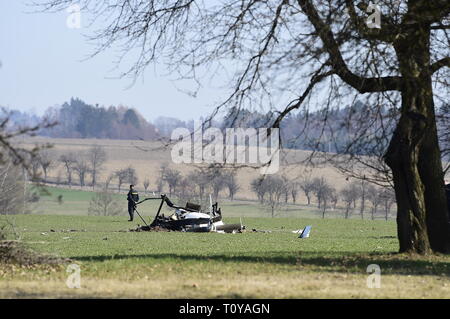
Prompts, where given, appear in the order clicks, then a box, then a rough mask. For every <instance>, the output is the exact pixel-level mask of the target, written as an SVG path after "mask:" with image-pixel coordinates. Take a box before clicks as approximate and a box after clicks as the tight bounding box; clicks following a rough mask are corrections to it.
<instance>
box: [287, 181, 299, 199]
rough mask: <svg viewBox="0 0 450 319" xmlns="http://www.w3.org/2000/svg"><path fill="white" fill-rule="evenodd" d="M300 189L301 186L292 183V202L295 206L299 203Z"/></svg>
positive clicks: (294, 182) (290, 188)
mask: <svg viewBox="0 0 450 319" xmlns="http://www.w3.org/2000/svg"><path fill="white" fill-rule="evenodd" d="M299 189H300V184H299V183H298V182H296V181H291V182H290V187H289V190H290V191H291V197H292V202H293V203H294V204H295V203H296V202H297V197H298V191H299Z"/></svg>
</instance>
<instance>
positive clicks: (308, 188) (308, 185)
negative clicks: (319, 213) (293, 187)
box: [300, 178, 314, 205]
mask: <svg viewBox="0 0 450 319" xmlns="http://www.w3.org/2000/svg"><path fill="white" fill-rule="evenodd" d="M300 188H301V189H302V191H303V193H304V194H305V196H306V200H307V204H308V205H311V195H312V193H313V192H314V183H313V181H312V180H311V179H309V178H304V179H303V180H302V181H301V182H300Z"/></svg>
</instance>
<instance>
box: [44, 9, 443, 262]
mask: <svg viewBox="0 0 450 319" xmlns="http://www.w3.org/2000/svg"><path fill="white" fill-rule="evenodd" d="M43 2H44V3H43V9H44V10H65V9H66V8H67V7H68V5H69V4H72V3H73V2H74V1H72V0H43ZM80 2H81V7H82V8H83V9H85V10H89V11H91V12H92V13H93V14H94V16H101V17H103V18H104V19H98V20H102V22H101V29H100V31H99V32H98V33H96V34H95V35H94V36H93V40H95V41H96V42H97V43H99V48H98V51H96V53H98V52H100V51H102V50H104V49H105V48H110V47H112V46H113V45H114V44H119V45H120V44H122V45H123V46H122V49H123V55H127V54H130V55H131V54H132V52H136V51H137V52H139V54H138V55H137V58H136V60H135V63H133V64H132V65H131V67H129V68H128V69H127V70H126V71H125V72H123V74H124V75H131V76H134V77H136V76H138V75H139V74H141V73H142V72H143V71H144V69H145V68H146V67H147V66H148V65H150V64H152V63H158V62H161V61H164V62H167V64H168V66H169V68H170V70H173V71H174V72H176V73H177V75H178V74H179V75H181V77H182V78H184V79H192V78H193V79H194V80H196V81H198V80H199V79H198V77H197V74H198V72H197V69H198V68H202V70H205V69H206V70H217V67H219V66H222V64H221V63H222V62H224V61H230V60H232V61H233V62H235V63H233V66H232V68H233V70H232V71H233V72H231V73H233V74H236V77H235V81H234V82H233V85H232V87H233V89H232V92H231V94H230V96H229V97H228V98H227V99H226V100H225V101H224V103H222V104H220V105H218V107H217V109H216V112H214V114H212V115H215V114H218V111H219V110H220V108H221V107H224V106H230V105H233V106H237V107H239V108H244V107H252V106H254V105H255V104H260V105H261V104H264V106H267V107H271V108H272V110H274V111H275V112H273V114H274V116H275V119H274V120H273V121H272V124H271V125H272V127H275V128H277V127H280V124H281V122H282V121H283V119H284V118H285V117H286V116H287V115H288V114H290V113H292V112H294V111H296V110H299V109H301V108H304V109H305V110H308V109H310V108H312V107H316V106H317V105H323V109H322V110H323V112H322V114H323V116H324V117H323V121H322V128H324V129H323V133H325V134H324V136H325V135H326V136H328V137H335V138H337V139H338V138H339V137H340V136H339V134H333V131H328V132H326V130H325V128H327V127H329V123H328V121H327V113H328V111H330V109H331V108H332V107H333V106H339V105H341V104H342V103H343V102H351V101H353V100H354V99H355V98H356V97H358V96H359V97H362V98H364V99H366V101H367V102H368V103H367V104H368V105H370V112H366V111H358V112H357V114H356V115H357V116H358V115H359V116H360V117H361V119H360V120H359V121H358V123H359V125H358V126H357V127H356V128H354V127H351V128H350V127H348V130H349V131H351V132H352V133H354V134H352V135H348V138H347V141H346V142H347V143H345V144H346V145H345V146H344V147H340V148H339V150H338V152H336V153H335V155H336V156H335V157H338V156H340V155H342V154H345V156H342V158H346V160H345V162H347V163H348V162H350V161H359V163H360V164H361V165H365V164H364V163H367V162H365V161H363V160H361V159H362V158H363V156H364V155H367V154H368V153H363V152H355V149H356V150H361V148H360V146H361V145H367V146H368V147H372V148H375V149H376V151H377V153H378V154H380V155H379V156H380V158H384V165H386V166H387V167H389V169H390V171H391V174H392V182H393V184H394V187H395V193H396V198H397V211H398V214H397V216H398V218H397V223H398V238H399V243H400V251H401V252H405V251H411V252H417V253H420V254H428V253H430V252H431V251H436V252H447V251H450V236H449V235H448V234H449V233H450V225H449V218H448V215H447V203H446V198H445V192H444V180H443V168H442V163H441V151H440V147H439V141H438V130H437V126H436V117H435V103H442V101H445V99H446V96H447V95H448V93H447V92H448V91H447V90H448V86H449V82H448V78H450V77H449V76H448V72H449V67H450V52H449V50H448V48H449V42H450V40H449V33H448V32H449V26H448V18H449V15H450V2H449V1H448V0H427V1H421V0H414V1H406V0H400V1H399V0H379V1H378V3H377V5H378V6H379V7H380V8H381V9H378V10H377V11H376V14H375V16H377V15H378V17H379V18H380V19H379V20H381V22H380V23H378V22H379V21H377V20H378V19H376V18H375V21H372V20H373V19H372V16H369V14H368V12H370V10H368V9H372V12H373V6H370V4H369V3H368V1H365V0H357V1H351V0H342V1H337V0H336V1H331V0H330V1H319V0H296V1H288V0H280V1H277V2H275V1H274V2H272V1H269V2H268V1H257V0H251V1H248V2H242V1H231V0H225V1H221V2H220V3H216V2H213V3H211V2H207V1H203V2H199V1H195V0H170V1H156V0H149V1H125V2H123V1H117V2H112V3H111V1H106V0H103V1H95V3H94V2H93V1H89V0H81V1H80ZM381 15H382V18H381ZM135 49H138V50H135ZM133 57H134V55H133ZM118 60H119V61H128V59H124V58H121V59H118ZM234 64H235V65H234ZM208 79H209V78H208ZM319 91H320V92H323V93H321V94H314V93H317V92H319ZM194 93H195V92H194ZM276 97H279V98H280V99H281V100H285V101H286V104H284V103H283V105H285V106H280V105H279V103H276V102H275V101H278V100H279V99H277V98H276ZM312 97H314V100H313V99H312ZM266 104H268V105H266ZM385 108H389V110H388V111H389V112H385V111H383V109H385ZM280 109H281V110H280ZM387 113H388V114H390V115H389V116H386V114H387ZM386 122H388V123H389V125H384V124H386ZM344 124H345V123H344ZM344 129H347V128H346V127H345V126H341V127H340V130H344ZM307 132H308V128H306V129H305V128H299V135H301V134H302V133H307ZM320 140H321V139H319V141H318V143H320V142H321V141H320ZM367 140H370V141H372V142H373V141H378V142H379V143H364V141H366V142H367ZM325 142H326V143H327V144H329V143H330V142H329V141H325ZM352 145H355V146H356V147H352ZM374 145H375V146H374ZM365 149H367V147H366V148H365ZM345 151H347V152H345ZM372 154H373V153H372ZM369 158H370V157H369ZM350 166H351V165H350ZM366 167H373V165H371V161H370V160H369V164H368V166H367V165H366Z"/></svg>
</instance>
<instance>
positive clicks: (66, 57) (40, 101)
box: [0, 0, 224, 120]
mask: <svg viewBox="0 0 450 319" xmlns="http://www.w3.org/2000/svg"><path fill="white" fill-rule="evenodd" d="M25 3H26V1H23V0H18V1H16V0H14V1H13V0H0V39H1V47H0V61H1V64H2V66H1V68H0V105H2V106H6V107H9V108H13V109H19V110H22V111H33V112H35V113H37V114H42V113H43V111H44V110H45V109H46V108H47V107H49V106H55V105H60V104H62V103H63V102H65V101H68V100H69V99H70V98H71V97H79V98H81V99H83V100H84V101H86V102H87V103H90V104H97V103H98V104H99V105H105V106H109V105H119V104H122V105H126V106H129V107H134V108H136V109H137V110H139V111H140V112H141V113H142V114H143V115H144V116H145V117H146V118H147V119H148V120H153V119H155V118H156V117H158V116H175V117H177V118H180V119H185V120H187V119H196V118H198V117H200V116H202V115H205V114H207V113H209V112H210V111H211V110H212V107H213V105H214V103H215V102H218V101H219V100H220V99H221V96H222V97H224V92H223V91H220V90H219V89H214V88H208V87H207V88H203V89H201V90H200V91H199V94H198V95H197V97H196V98H193V97H191V96H189V95H187V94H185V93H182V92H181V91H180V89H182V90H183V89H186V87H183V86H186V85H187V86H190V85H189V84H185V83H174V82H173V81H171V78H170V77H169V76H164V74H165V73H166V72H165V70H164V68H163V67H156V68H154V67H150V68H148V69H147V70H146V72H145V74H144V76H143V77H142V78H139V79H138V81H137V82H136V83H135V84H134V85H133V86H132V87H131V88H129V85H130V83H131V80H130V79H128V78H125V79H117V78H116V79H112V77H115V76H116V75H117V74H118V73H117V71H112V69H113V67H114V63H113V62H114V60H115V55H114V52H113V51H107V52H105V53H103V54H101V55H100V56H97V57H95V58H92V59H88V60H84V61H82V60H83V59H84V58H85V57H86V56H87V55H89V54H90V53H92V51H93V49H94V47H93V46H92V44H89V43H87V41H86V39H85V38H84V37H83V33H88V31H87V30H86V29H84V28H83V22H84V24H87V21H84V20H83V16H82V19H81V23H82V28H81V29H70V28H68V27H67V25H66V20H67V18H68V15H69V13H66V12H60V13H27V12H31V11H33V8H30V7H27V6H26V5H25ZM155 69H156V70H155Z"/></svg>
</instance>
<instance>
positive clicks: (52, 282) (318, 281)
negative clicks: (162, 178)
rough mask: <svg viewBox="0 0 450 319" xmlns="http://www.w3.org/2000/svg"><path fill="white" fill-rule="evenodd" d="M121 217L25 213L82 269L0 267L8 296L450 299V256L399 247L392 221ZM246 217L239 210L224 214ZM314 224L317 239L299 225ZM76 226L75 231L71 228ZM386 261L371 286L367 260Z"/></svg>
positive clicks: (35, 236)
mask: <svg viewBox="0 0 450 319" xmlns="http://www.w3.org/2000/svg"><path fill="white" fill-rule="evenodd" d="M125 220H126V219H125V218H124V217H122V216H117V217H94V216H67V215H18V216H16V217H15V218H14V223H15V224H16V226H17V230H18V231H19V232H20V234H21V236H22V238H21V240H22V241H23V242H25V243H27V245H29V246H30V247H32V248H33V249H35V250H37V251H39V252H43V253H48V254H53V255H56V256H60V257H67V258H70V259H71V260H72V262H73V263H76V264H78V265H79V266H80V267H81V288H80V289H69V288H67V287H66V284H65V281H66V279H67V276H68V275H69V274H68V273H67V272H66V268H65V267H66V266H35V267H20V266H11V265H2V266H1V267H0V297H1V298H11V297H33V298H34V297H44V298H54V297H119V298H131V297H138V298H141V297H145V298H186V297H188V298H191V297H192V298H241V297H246V298H386V297H388V298H394V297H400V298H414V297H418V298H448V297H449V296H450V280H449V276H450V256H430V257H418V256H408V255H399V254H395V252H396V251H397V249H398V246H397V239H396V237H395V233H396V231H395V224H394V223H393V222H391V221H389V222H385V221H369V220H364V221H363V220H356V219H355V220H339V219H325V220H322V219H304V218H274V219H271V218H246V220H245V223H246V225H247V229H252V228H255V229H258V230H266V231H271V232H246V233H243V234H216V233H176V232H168V233H166V232H150V233H148V232H128V231H127V230H129V229H130V228H133V227H135V226H136V224H135V223H128V222H126V221H125ZM225 222H229V223H233V222H238V218H225ZM305 225H312V227H313V228H312V232H311V237H310V238H308V239H299V238H297V235H296V234H294V233H292V232H291V231H292V230H295V229H299V228H303V227H304V226H305ZM69 230H72V231H69ZM370 264H378V265H379V266H380V267H381V288H379V289H377V288H372V289H370V288H368V287H367V278H368V275H369V274H368V273H367V272H366V269H367V266H368V265H370Z"/></svg>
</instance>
